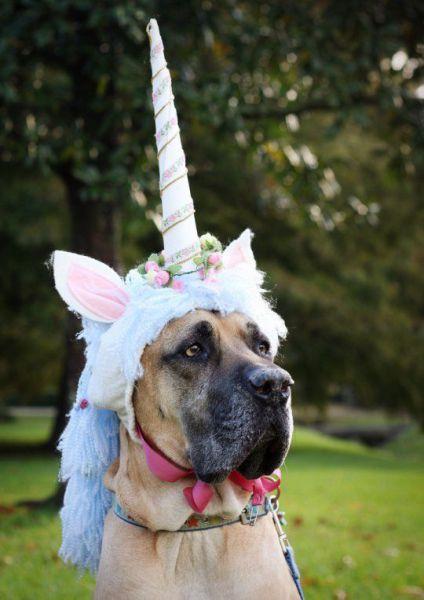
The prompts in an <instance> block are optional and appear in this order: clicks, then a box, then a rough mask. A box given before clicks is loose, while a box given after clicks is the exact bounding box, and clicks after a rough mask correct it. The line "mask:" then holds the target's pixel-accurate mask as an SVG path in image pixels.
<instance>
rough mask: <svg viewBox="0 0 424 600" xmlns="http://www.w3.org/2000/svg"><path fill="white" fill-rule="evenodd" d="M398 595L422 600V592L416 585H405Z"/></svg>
mask: <svg viewBox="0 0 424 600" xmlns="http://www.w3.org/2000/svg"><path fill="white" fill-rule="evenodd" d="M399 594H405V595H406V596H413V597H414V598H424V590H423V588H420V587H419V586H418V585H407V586H405V587H403V588H401V589H400V590H399Z"/></svg>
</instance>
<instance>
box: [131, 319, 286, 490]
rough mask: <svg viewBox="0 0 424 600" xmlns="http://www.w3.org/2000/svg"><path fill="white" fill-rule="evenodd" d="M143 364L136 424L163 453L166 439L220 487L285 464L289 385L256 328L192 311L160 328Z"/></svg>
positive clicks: (200, 475)
mask: <svg viewBox="0 0 424 600" xmlns="http://www.w3.org/2000/svg"><path fill="white" fill-rule="evenodd" d="M142 364H143V368H144V375H143V378H142V379H141V380H140V381H139V382H138V384H137V386H136V388H135V391H134V398H133V401H134V409H135V415H136V419H137V421H138V422H139V423H140V424H141V426H142V428H143V430H144V431H145V432H146V433H147V435H149V436H151V437H152V439H153V440H155V441H156V443H158V445H159V446H160V447H162V449H165V448H163V445H162V442H161V440H166V439H168V440H169V439H170V437H172V443H171V446H174V448H175V446H176V445H180V446H182V447H183V451H184V454H183V456H184V459H185V460H184V462H185V463H186V464H189V465H191V466H192V467H193V468H194V470H195V472H196V475H197V477H198V478H199V479H201V480H202V481H205V482H208V483H214V482H219V481H223V480H224V479H225V478H226V477H227V476H228V475H229V473H230V472H231V471H233V470H238V471H239V472H240V473H241V474H242V475H244V476H245V477H247V478H248V479H254V478H256V477H259V476H260V475H263V474H270V473H272V471H273V470H274V469H275V468H276V467H278V466H279V465H280V464H281V462H282V461H283V460H284V457H285V456H286V454H287V451H288V449H289V445H290V439H291V433H292V415H291V394H290V386H291V385H292V384H293V380H292V378H291V376H290V375H289V373H287V371H285V370H284V369H282V368H280V367H278V366H277V365H276V364H275V363H274V362H273V358H272V355H271V353H270V345H269V341H268V339H267V338H266V336H265V335H264V334H263V333H262V332H261V330H260V328H259V327H258V325H257V324H256V323H253V322H252V321H251V320H249V319H248V318H246V317H245V316H243V315H241V314H238V313H232V314H230V315H228V316H222V315H220V314H219V313H215V312H209V311H205V310H197V311H194V312H192V313H189V314H187V315H185V316H184V317H181V318H179V319H176V320H175V321H172V322H171V323H170V324H168V326H167V327H165V329H164V330H163V331H162V333H161V334H160V336H159V337H158V338H157V340H156V341H155V342H154V343H153V344H151V345H150V346H148V347H147V348H146V349H145V350H144V353H143V356H142ZM164 443H165V444H166V442H164ZM177 454H179V453H177Z"/></svg>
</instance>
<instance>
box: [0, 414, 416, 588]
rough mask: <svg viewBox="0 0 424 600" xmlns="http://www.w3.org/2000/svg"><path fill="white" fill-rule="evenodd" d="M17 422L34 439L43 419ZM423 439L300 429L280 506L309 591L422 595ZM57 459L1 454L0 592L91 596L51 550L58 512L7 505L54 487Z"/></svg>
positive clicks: (2, 431) (3, 430)
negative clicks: (351, 438)
mask: <svg viewBox="0 0 424 600" xmlns="http://www.w3.org/2000/svg"><path fill="white" fill-rule="evenodd" d="M33 420H35V419H33ZM24 421H25V422H24V423H21V427H22V425H24V429H25V430H26V432H27V434H28V437H29V438H30V439H31V440H32V441H34V440H35V439H36V437H37V436H38V435H40V432H41V430H42V427H41V426H40V423H38V424H34V423H31V422H28V421H27V419H25V420H24ZM30 421H31V420H30ZM11 425H12V424H11V423H9V424H3V425H1V426H0V440H1V439H5V437H7V435H6V434H7V432H8V427H9V426H11ZM18 425H19V424H13V427H14V428H15V430H17V427H18ZM9 435H10V431H9ZM12 437H13V436H11V437H9V438H8V439H9V441H10V440H11V439H12ZM41 439H42V438H40V440H41ZM422 440H423V436H422V435H421V434H420V433H418V431H412V432H410V433H409V434H408V435H405V436H404V438H403V439H400V440H398V441H396V442H394V443H393V444H392V445H391V448H389V450H385V451H375V450H367V449H365V448H363V447H361V446H359V445H357V444H354V443H349V442H343V441H340V440H334V439H331V438H328V437H325V436H323V435H321V434H318V433H314V432H311V431H309V430H306V429H302V428H299V429H298V431H297V433H296V435H295V439H294V445H293V450H292V452H291V453H290V455H289V458H288V460H287V465H286V468H285V470H284V471H283V493H282V497H281V498H282V500H281V505H282V507H283V509H284V510H285V511H286V514H287V518H288V521H289V525H288V528H287V533H288V535H289V538H290V540H291V542H292V545H293V546H294V548H295V550H296V555H297V559H298V563H299V566H300V568H301V571H302V580H303V585H304V589H305V593H306V595H307V598H308V599H319V600H321V599H327V598H339V599H342V598H348V599H357V598H361V599H362V598H364V599H367V600H368V599H373V598H376V599H377V598H378V599H382V600H383V599H384V600H390V599H392V598H393V599H394V598H400V599H402V598H406V599H407V598H423V597H424V581H423V578H422V575H421V573H422V553H423V550H424V539H423V530H424V522H423V521H424V519H423V511H422V506H423V500H424V482H423V473H422V470H421V469H420V463H419V462H418V459H419V457H421V459H422V456H423V441H422ZM57 467H58V460H57V459H55V458H52V457H47V456H42V455H40V456H37V455H29V456H25V457H22V456H18V455H16V456H15V455H9V456H5V457H3V458H0V477H1V482H2V485H1V492H0V524H1V527H0V598H7V599H8V598H13V599H14V600H27V599H29V598H31V600H38V599H40V600H41V599H43V600H44V599H45V598H60V599H61V600H62V599H65V600H66V599H68V598H69V599H74V598H77V597H78V598H80V599H85V598H87V599H88V598H90V597H91V593H92V590H93V580H92V579H91V578H90V577H89V576H87V575H85V576H84V577H82V578H79V577H78V575H77V573H76V572H75V571H74V570H73V569H71V568H69V567H65V566H64V565H62V563H61V562H60V560H59V559H58V558H57V548H58V546H59V543H60V528H59V521H58V517H57V515H55V514H54V513H53V512H49V511H48V510H42V511H41V510H32V511H30V510H28V509H26V508H21V507H16V506H14V504H15V503H16V502H18V501H20V500H23V499H28V498H31V499H37V498H43V497H45V496H46V495H48V494H49V493H51V492H52V491H53V489H54V486H55V480H56V473H57Z"/></svg>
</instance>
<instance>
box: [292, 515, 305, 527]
mask: <svg viewBox="0 0 424 600" xmlns="http://www.w3.org/2000/svg"><path fill="white" fill-rule="evenodd" d="M292 523H293V526H294V527H300V526H301V525H303V517H300V516H299V515H297V516H296V517H294V518H293V520H292Z"/></svg>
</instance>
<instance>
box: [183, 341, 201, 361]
mask: <svg viewBox="0 0 424 600" xmlns="http://www.w3.org/2000/svg"><path fill="white" fill-rule="evenodd" d="M201 351H202V347H201V346H200V344H192V345H191V346H189V347H188V348H186V350H185V351H184V354H185V355H186V356H188V357H189V358H193V357H194V356H197V355H198V354H200V352H201Z"/></svg>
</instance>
